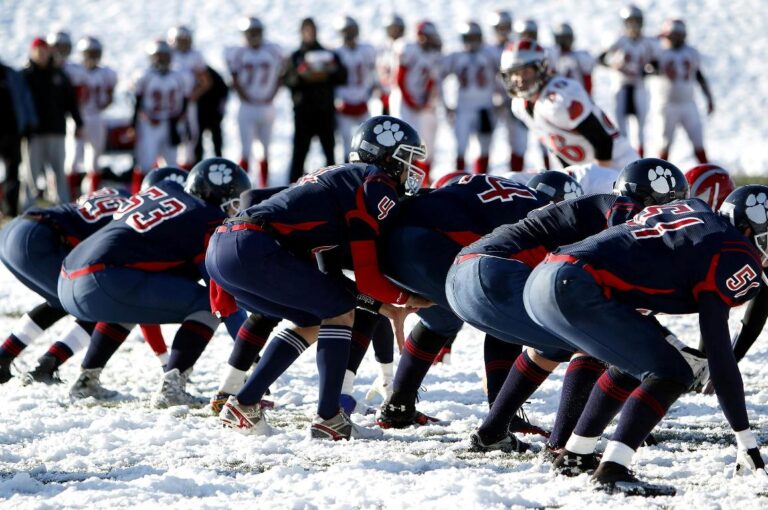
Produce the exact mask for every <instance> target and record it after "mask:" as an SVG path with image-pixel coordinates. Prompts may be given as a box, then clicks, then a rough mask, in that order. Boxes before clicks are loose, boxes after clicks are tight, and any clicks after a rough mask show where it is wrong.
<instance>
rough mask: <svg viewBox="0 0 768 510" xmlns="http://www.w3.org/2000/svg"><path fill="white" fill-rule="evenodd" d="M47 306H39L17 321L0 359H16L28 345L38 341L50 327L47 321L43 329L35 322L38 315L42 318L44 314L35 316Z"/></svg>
mask: <svg viewBox="0 0 768 510" xmlns="http://www.w3.org/2000/svg"><path fill="white" fill-rule="evenodd" d="M45 306H46V305H40V306H38V307H37V308H35V310H33V311H32V312H30V313H25V314H24V315H22V316H21V318H19V320H18V321H16V324H14V325H13V330H12V331H11V334H10V335H8V338H6V339H5V342H3V344H2V345H1V346H0V358H5V359H13V358H15V357H16V356H18V355H19V354H21V351H23V350H24V349H25V348H26V347H27V345H29V344H30V343H32V342H34V341H35V340H37V339H38V338H39V337H40V336H41V335H42V334H43V331H44V330H45V328H46V327H48V326H50V324H48V321H45V324H44V325H43V326H45V327H43V326H40V325H39V324H38V323H37V322H36V321H35V320H34V317H35V316H36V315H41V316H42V314H35V311H37V310H38V309H42V308H43V307H45ZM46 310H47V308H46ZM54 311H55V309H54Z"/></svg>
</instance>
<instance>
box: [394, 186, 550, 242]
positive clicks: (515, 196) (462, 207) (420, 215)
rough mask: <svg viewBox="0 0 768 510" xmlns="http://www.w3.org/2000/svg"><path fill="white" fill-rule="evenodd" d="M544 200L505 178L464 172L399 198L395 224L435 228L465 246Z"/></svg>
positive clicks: (537, 205)
mask: <svg viewBox="0 0 768 510" xmlns="http://www.w3.org/2000/svg"><path fill="white" fill-rule="evenodd" d="M545 203H546V202H544V201H543V200H542V199H540V198H539V197H538V195H537V194H536V192H535V191H534V190H532V189H530V188H528V187H526V186H523V185H522V184H519V183H516V182H514V181H510V180H509V179H503V178H500V177H492V176H489V175H467V176H464V177H462V178H461V179H460V180H459V181H457V182H455V183H453V184H450V185H448V186H445V187H443V188H440V189H436V190H433V191H430V192H429V193H426V194H424V195H417V196H415V197H413V198H409V199H406V200H405V201H403V203H402V204H401V207H400V211H399V212H398V216H397V224H398V225H410V226H416V227H424V228H428V229H432V230H436V231H438V232H440V233H442V234H444V235H445V236H447V237H449V238H450V239H452V240H453V241H455V242H456V243H457V244H458V245H460V246H466V245H468V244H470V243H473V242H474V241H477V240H478V239H480V237H482V236H483V235H485V234H487V233H488V232H490V231H491V230H493V229H494V228H496V227H498V226H500V225H506V224H508V223H515V222H517V221H519V220H520V219H521V218H525V216H526V214H528V213H529V212H530V211H532V210H534V209H536V208H538V207H541V206H543V205H544V204H545Z"/></svg>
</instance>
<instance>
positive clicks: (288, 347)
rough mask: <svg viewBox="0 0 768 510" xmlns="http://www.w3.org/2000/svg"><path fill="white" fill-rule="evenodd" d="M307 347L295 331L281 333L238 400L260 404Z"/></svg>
mask: <svg viewBox="0 0 768 510" xmlns="http://www.w3.org/2000/svg"><path fill="white" fill-rule="evenodd" d="M307 347H309V344H308V343H307V341H306V340H304V339H303V338H302V337H301V335H299V334H298V333H296V332H295V331H292V330H290V329H284V330H282V331H280V332H279V333H278V334H277V335H275V337H274V338H273V339H272V341H270V342H269V344H268V345H267V348H266V349H264V355H263V356H262V357H261V360H259V363H258V364H257V365H256V368H254V369H253V373H251V376H250V377H249V378H248V381H247V382H246V383H245V384H244V385H243V387H242V388H240V391H239V392H238V393H237V400H238V401H239V402H240V403H241V404H243V405H253V404H255V403H256V402H259V401H260V400H261V399H262V397H263V396H264V394H265V393H266V392H267V388H269V386H270V385H271V384H272V383H274V382H275V381H276V380H277V378H278V377H280V376H281V375H282V374H283V372H285V371H286V370H288V367H290V366H291V364H293V362H294V361H296V359H297V358H298V357H299V356H300V355H301V353H302V352H304V351H306V350H307ZM336 405H338V401H337V402H336Z"/></svg>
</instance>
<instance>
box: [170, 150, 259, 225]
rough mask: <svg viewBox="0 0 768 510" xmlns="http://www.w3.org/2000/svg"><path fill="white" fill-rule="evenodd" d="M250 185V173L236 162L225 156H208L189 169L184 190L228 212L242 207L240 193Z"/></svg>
mask: <svg viewBox="0 0 768 510" xmlns="http://www.w3.org/2000/svg"><path fill="white" fill-rule="evenodd" d="M250 187H251V181H250V179H249V178H248V174H246V173H245V170H243V169H242V168H240V167H239V166H237V165H236V164H235V163H233V162H232V161H230V160H228V159H224V158H208V159H204V160H203V161H201V162H199V163H198V164H196V165H195V166H194V167H192V170H190V171H189V176H188V177H187V183H186V185H185V186H184V191H186V192H187V193H189V194H190V195H193V196H196V197H198V198H199V199H201V200H202V201H203V202H206V203H207V204H210V205H213V206H216V207H220V208H221V210H222V211H224V212H225V213H226V212H228V209H229V208H230V207H232V208H234V209H235V210H239V209H240V193H242V192H243V191H245V190H247V189H250Z"/></svg>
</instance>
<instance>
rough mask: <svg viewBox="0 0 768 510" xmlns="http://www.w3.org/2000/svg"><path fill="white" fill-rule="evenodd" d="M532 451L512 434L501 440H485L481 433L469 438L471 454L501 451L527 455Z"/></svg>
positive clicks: (474, 433)
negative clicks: (526, 453)
mask: <svg viewBox="0 0 768 510" xmlns="http://www.w3.org/2000/svg"><path fill="white" fill-rule="evenodd" d="M530 449H531V445H530V444H528V443H526V442H523V441H520V440H519V439H518V438H516V437H515V436H513V435H512V434H507V435H506V436H503V437H501V438H499V439H495V440H494V439H487V438H486V439H483V438H482V437H480V432H479V431H475V432H472V435H471V436H469V451H471V452H494V451H501V452H506V453H525V452H527V451H528V450H530Z"/></svg>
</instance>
